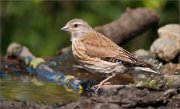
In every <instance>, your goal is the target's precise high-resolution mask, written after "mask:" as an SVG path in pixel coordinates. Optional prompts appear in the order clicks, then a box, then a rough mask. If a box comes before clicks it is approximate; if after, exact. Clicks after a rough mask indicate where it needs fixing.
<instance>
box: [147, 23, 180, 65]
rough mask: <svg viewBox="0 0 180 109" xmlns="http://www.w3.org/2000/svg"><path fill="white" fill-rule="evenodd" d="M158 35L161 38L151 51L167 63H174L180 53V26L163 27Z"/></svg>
mask: <svg viewBox="0 0 180 109" xmlns="http://www.w3.org/2000/svg"><path fill="white" fill-rule="evenodd" d="M158 34H159V38H158V39H156V40H155V41H154V42H153V44H152V45H151V48H150V50H151V51H152V52H154V53H155V54H156V55H157V56H158V57H159V58H160V59H162V60H164V61H166V62H170V61H173V60H174V58H175V57H176V56H177V55H178V52H179V51H180V25H179V24H169V25H166V26H164V27H161V28H160V29H159V30H158Z"/></svg>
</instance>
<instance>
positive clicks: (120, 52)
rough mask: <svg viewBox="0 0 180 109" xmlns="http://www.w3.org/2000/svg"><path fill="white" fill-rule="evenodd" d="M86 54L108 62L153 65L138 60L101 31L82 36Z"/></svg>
mask: <svg viewBox="0 0 180 109" xmlns="http://www.w3.org/2000/svg"><path fill="white" fill-rule="evenodd" d="M81 41H82V42H83V44H84V47H85V50H86V54H87V55H88V56H90V57H96V58H100V59H102V60H104V61H108V62H121V63H126V64H131V65H137V66H144V67H150V68H151V67H152V66H151V65H149V64H147V63H144V62H143V61H140V60H137V59H136V58H135V57H134V56H133V55H132V54H131V53H129V52H128V51H126V50H125V49H123V48H121V47H119V46H118V45H117V44H115V43H114V42H112V41H111V40H110V39H108V38H106V37H105V36H103V35H102V34H100V33H97V32H94V33H88V34H86V36H85V37H82V39H81Z"/></svg>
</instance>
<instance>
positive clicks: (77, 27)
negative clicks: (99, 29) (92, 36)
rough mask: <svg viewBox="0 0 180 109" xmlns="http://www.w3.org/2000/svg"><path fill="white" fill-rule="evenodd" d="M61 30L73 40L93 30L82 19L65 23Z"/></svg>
mask: <svg viewBox="0 0 180 109" xmlns="http://www.w3.org/2000/svg"><path fill="white" fill-rule="evenodd" d="M61 30H63V31H66V32H68V33H70V34H71V37H72V38H73V39H74V38H78V37H81V36H83V35H84V34H86V33H88V32H91V31H92V30H93V29H92V28H91V26H89V24H88V23H86V22H85V21H83V20H82V19H72V20H70V21H69V22H67V24H66V25H65V26H64V27H62V28H61Z"/></svg>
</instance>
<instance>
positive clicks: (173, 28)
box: [158, 24, 180, 40]
mask: <svg viewBox="0 0 180 109" xmlns="http://www.w3.org/2000/svg"><path fill="white" fill-rule="evenodd" d="M158 34H159V37H160V38H163V37H168V38H174V39H176V40H180V39H179V35H180V25H179V24H168V25H165V26H163V27H161V28H160V29H158Z"/></svg>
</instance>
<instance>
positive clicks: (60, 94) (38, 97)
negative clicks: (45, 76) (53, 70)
mask: <svg viewBox="0 0 180 109" xmlns="http://www.w3.org/2000/svg"><path fill="white" fill-rule="evenodd" d="M0 86H1V87H0V90H1V93H0V99H1V100H23V101H30V102H43V103H47V104H54V103H57V102H61V103H66V102H69V101H77V100H80V99H81V98H83V97H82V96H81V95H80V94H79V93H78V92H68V91H67V90H65V88H64V87H62V86H59V85H57V84H55V83H42V82H39V81H37V79H35V78H29V77H28V76H21V77H20V78H17V77H13V76H12V75H9V74H6V75H5V77H3V78H1V79H0Z"/></svg>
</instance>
